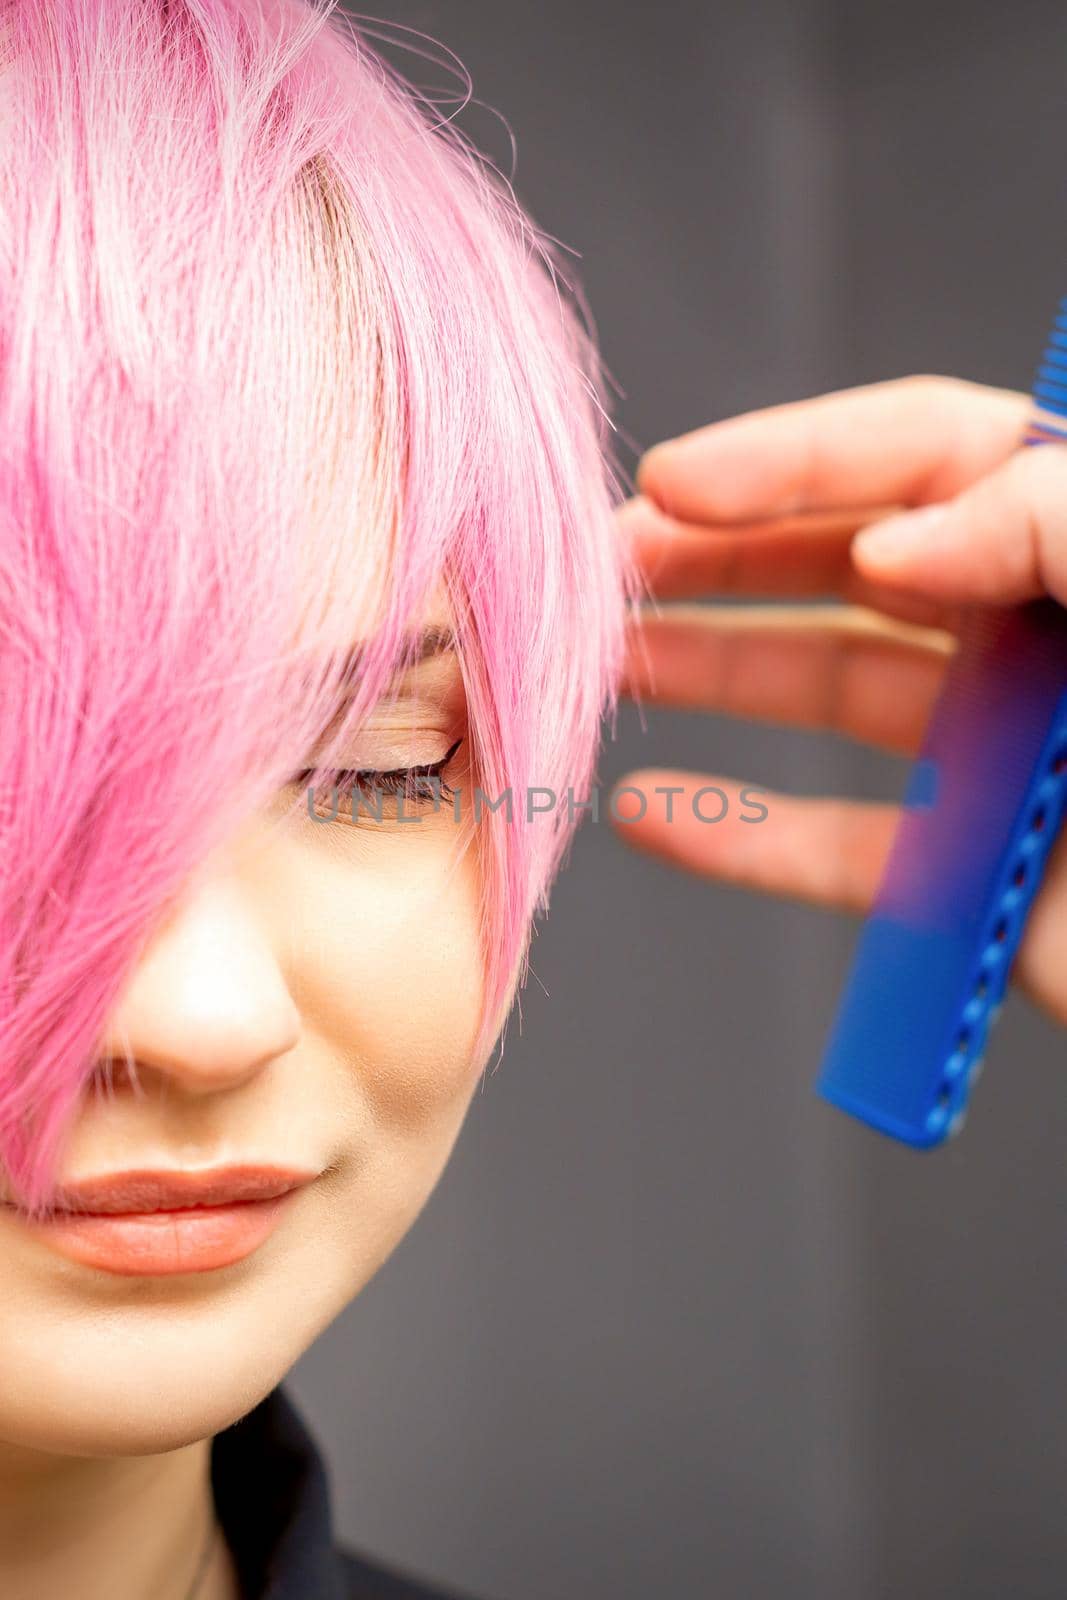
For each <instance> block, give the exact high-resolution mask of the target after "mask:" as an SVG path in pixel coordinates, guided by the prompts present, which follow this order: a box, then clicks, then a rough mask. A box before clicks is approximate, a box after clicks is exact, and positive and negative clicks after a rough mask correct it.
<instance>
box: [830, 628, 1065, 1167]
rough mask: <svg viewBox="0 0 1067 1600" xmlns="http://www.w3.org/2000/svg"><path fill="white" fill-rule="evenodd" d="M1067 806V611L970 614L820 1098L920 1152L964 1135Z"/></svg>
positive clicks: (918, 766) (917, 768)
mask: <svg viewBox="0 0 1067 1600" xmlns="http://www.w3.org/2000/svg"><path fill="white" fill-rule="evenodd" d="M1065 808H1067V612H1065V611H1064V610H1063V609H1062V608H1061V607H1059V606H1057V605H1055V604H1054V603H1053V602H1052V601H1050V600H1043V601H1034V602H1031V603H1029V604H1028V605H1025V606H1017V607H1011V608H1000V609H996V608H980V609H979V610H977V611H975V612H974V613H972V614H971V616H970V617H969V618H968V619H967V621H966V623H965V626H964V628H963V630H962V633H961V642H960V648H959V650H958V651H957V652H956V654H955V656H954V657H953V660H952V663H951V664H950V666H949V669H948V672H947V675H946V680H945V688H944V690H943V692H942V695H941V698H940V699H939V701H938V703H937V706H936V707H935V710H934V714H933V716H932V718H931V721H930V725H929V728H928V730H927V734H926V739H925V741H924V744H923V749H922V753H921V755H920V757H919V759H918V761H917V762H916V763H915V765H914V767H913V769H912V775H911V782H910V785H909V789H908V794H907V796H906V798H905V802H904V811H903V815H902V818H901V822H900V825H899V827H898V829H897V833H896V836H895V838H894V841H893V846H892V849H891V852H890V856H889V860H888V862H887V865H886V870H885V873H884V876H883V879H882V882H881V884H880V886H879V889H878V893H877V895H876V896H875V902H874V905H873V906H872V908H871V912H870V914H869V916H868V918H867V921H866V923H865V925H864V927H863V930H862V932H861V935H860V940H859V944H858V947H857V950H856V955H855V958H854V961H853V966H852V972H851V974H850V976H849V980H848V984H847V986H846V990H845V993H844V995H843V997H842V1000H841V1004H840V1007H839V1010H838V1015H837V1019H836V1022H835V1025H834V1029H833V1032H832V1034H831V1037H830V1039H829V1042H828V1046H827V1050H826V1054H825V1056H824V1059H823V1065H822V1074H821V1076H820V1079H819V1083H818V1089H819V1092H820V1093H821V1094H822V1096H823V1097H824V1098H825V1099H827V1100H830V1101H831V1102H832V1103H833V1104H835V1105H837V1106H839V1107H840V1108H841V1109H842V1110H845V1111H848V1112H850V1113H851V1114H852V1115H853V1116H856V1117H859V1118H860V1120H861V1121H864V1122H867V1123H868V1124H870V1125H871V1126H872V1127H875V1128H877V1129H879V1131H881V1132H882V1133H886V1134H889V1135H891V1136H892V1137H894V1138H897V1139H900V1140H902V1141H903V1142H904V1143H906V1144H910V1145H914V1146H916V1147H918V1148H923V1149H925V1148H929V1147H930V1146H933V1145H937V1144H940V1143H942V1142H943V1140H944V1139H946V1138H947V1137H948V1136H949V1135H951V1134H953V1133H955V1132H957V1131H958V1129H959V1127H960V1126H961V1123H962V1120H963V1116H964V1112H965V1110H966V1105H967V1100H968V1096H969V1093H970V1089H971V1086H972V1084H973V1083H974V1080H975V1078H976V1076H977V1073H978V1071H979V1070H980V1065H981V1061H982V1057H983V1053H984V1050H985V1046H986V1040H987V1037H988V1035H989V1031H990V1029H991V1027H992V1025H993V1023H994V1022H995V1020H996V1016H997V1012H998V1009H999V1006H1000V1004H1001V1001H1002V999H1003V996H1004V990H1005V987H1006V985H1007V980H1008V973H1009V970H1010V968H1011V964H1012V961H1013V959H1014V956H1015V952H1016V950H1017V948H1018V945H1019V942H1020V940H1021V938H1022V934H1023V929H1024V925H1025V921H1026V916H1027V913H1028V911H1029V909H1030V905H1031V903H1032V901H1033V898H1034V895H1035V894H1036V892H1037V889H1038V887H1039V885H1040V882H1041V876H1042V872H1043V869H1044V866H1045V862H1046V860H1047V858H1048V854H1049V851H1050V849H1051V847H1052V844H1053V842H1054V840H1055V837H1056V834H1057V831H1058V829H1059V826H1060V823H1061V821H1062V819H1063V816H1064V811H1065Z"/></svg>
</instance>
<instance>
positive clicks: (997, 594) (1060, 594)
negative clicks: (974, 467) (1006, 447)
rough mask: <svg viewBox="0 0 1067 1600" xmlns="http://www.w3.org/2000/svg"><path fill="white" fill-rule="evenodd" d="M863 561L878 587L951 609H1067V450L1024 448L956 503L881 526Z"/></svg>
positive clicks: (861, 541)
mask: <svg viewBox="0 0 1067 1600" xmlns="http://www.w3.org/2000/svg"><path fill="white" fill-rule="evenodd" d="M853 560H854V562H855V565H856V568H857V571H859V572H860V573H861V574H862V575H863V576H864V577H866V578H869V579H871V580H872V581H877V582H879V583H881V584H883V585H886V586H889V587H893V588H897V587H899V588H901V589H906V590H909V591H911V592H920V591H921V592H922V593H923V594H925V595H929V596H931V597H933V598H935V599H938V600H941V601H944V602H949V603H957V604H979V605H980V604H993V605H1007V604H1014V603H1017V602H1020V601H1024V600H1030V599H1033V598H1034V597H1036V596H1037V595H1040V594H1050V595H1052V597H1053V598H1054V599H1055V600H1058V601H1059V602H1060V604H1061V605H1063V604H1067V451H1065V450H1064V449H1063V448H1062V447H1061V446H1059V445H1040V446H1036V447H1034V448H1032V449H1026V450H1020V451H1019V452H1017V453H1016V454H1015V455H1013V456H1012V457H1011V459H1010V460H1009V461H1007V462H1006V463H1005V464H1004V465H1003V466H1001V467H998V468H997V469H996V470H995V471H994V472H991V473H990V474H989V475H988V477H986V478H983V479H982V480H981V482H979V483H976V484H973V485H972V486H971V487H970V488H968V489H965V490H964V491H963V492H962V493H961V494H959V495H957V496H956V498H955V499H954V500H950V501H947V502H946V503H944V504H942V505H937V506H926V507H924V508H923V509H922V510H920V511H909V512H905V513H902V514H901V515H898V516H893V517H890V518H889V519H888V520H887V521H884V522H880V523H876V524H875V525H874V526H872V527H871V528H869V529H866V530H864V532H863V533H862V534H860V535H857V537H856V540H855V541H854V545H853Z"/></svg>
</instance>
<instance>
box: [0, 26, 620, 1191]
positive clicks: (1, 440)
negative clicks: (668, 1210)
mask: <svg viewBox="0 0 1067 1600" xmlns="http://www.w3.org/2000/svg"><path fill="white" fill-rule="evenodd" d="M606 389H607V385H606V383H605V380H604V374H603V371H602V368H601V366H600V363H599V359H598V356H597V354H596V350H595V344H594V340H593V337H592V335H591V333H590V331H589V323H588V318H587V317H585V316H584V314H583V310H582V301H581V299H580V296H579V294H578V291H577V289H576V288H575V286H574V284H573V283H569V282H568V281H567V278H566V275H565V274H564V272H563V270H562V267H561V264H560V261H559V259H558V256H557V254H556V252H555V250H554V248H553V246H552V245H551V243H550V242H549V241H548V239H547V238H546V236H544V235H543V234H541V233H540V232H539V231H538V230H537V228H536V227H535V226H534V224H533V223H532V222H531V221H530V220H529V218H528V217H527V216H526V215H524V213H523V212H522V210H521V209H520V207H519V205H518V204H517V202H516V200H515V198H514V196H513V194H512V192H511V190H510V187H509V186H508V185H507V183H506V182H505V181H504V180H502V179H501V178H500V177H499V176H498V174H497V173H496V172H495V171H494V169H492V168H491V167H490V166H489V165H488V164H487V163H485V162H484V161H482V160H481V159H479V157H478V156H477V155H476V154H475V152H474V151H473V150H472V149H471V148H470V147H469V146H468V144H467V142H466V141H465V140H464V138H463V137H462V136H461V135H460V134H459V133H458V132H457V131H456V130H455V128H454V126H452V124H451V123H449V122H448V121H447V120H444V119H442V118H441V117H440V116H439V115H438V114H437V113H436V111H435V108H434V106H433V105H432V103H431V102H430V101H429V100H428V99H427V98H426V97H425V96H423V95H421V94H420V93H419V92H418V91H417V90H415V89H414V88H413V87H412V86H411V85H409V84H408V83H406V82H405V81H404V80H403V79H402V78H400V77H399V76H398V75H397V74H396V73H395V72H394V71H393V70H392V69H391V68H390V67H389V66H387V65H386V63H385V62H384V61H383V60H382V59H381V57H380V56H379V55H378V54H376V53H375V52H374V50H372V48H370V46H369V45H368V43H367V41H366V38H365V37H364V36H362V35H361V34H360V33H359V32H358V31H357V29H356V27H355V25H354V24H353V23H352V21H351V20H350V19H348V18H346V17H345V16H344V14H343V12H340V11H338V10H337V9H336V8H335V5H334V4H333V3H332V0H323V3H321V4H320V3H315V0H13V3H12V0H6V3H5V0H0V683H2V691H3V715H2V717H0V828H2V855H0V871H2V882H0V1163H2V1164H3V1166H4V1168H5V1169H6V1171H7V1172H8V1174H9V1176H10V1179H11V1182H12V1184H13V1186H14V1188H15V1190H16V1193H18V1194H19V1195H20V1196H21V1197H22V1198H23V1199H24V1201H25V1203H27V1204H29V1205H32V1206H38V1205H46V1204H47V1200H48V1196H49V1194H50V1192H51V1186H52V1184H53V1183H54V1181H55V1171H56V1161H57V1157H58V1152H59V1150H60V1147H61V1142H62V1136H63V1134H64V1133H65V1131H66V1129H67V1127H68V1126H69V1119H70V1116H71V1115H72V1113H73V1110H74V1108H75V1106H76V1104H77V1101H78V1097H79V1095H80V1093H81V1090H82V1087H83V1085H84V1084H85V1083H86V1081H87V1080H88V1077H89V1076H90V1074H91V1072H92V1069H93V1067H94V1065H95V1064H96V1060H97V1053H98V1047H99V1042H100V1040H101V1038H102V1037H103V1031H104V1029H105V1027H106V1023H107V1018H108V1015H109V1012H110V1011H111V1009H112V1007H113V1005H114V1003H115V1001H116V999H117V997H118V996H119V994H120V993H121V989H122V986H123V984H124V982H125V980H126V978H127V977H128V975H129V973H130V971H131V969H132V966H133V965H134V963H135V962H136V960H137V958H138V957H139V955H140V954H141V953H142V952H143V950H144V948H145V947H146V944H147V941H148V939H149V938H150V936H151V934H152V932H153V930H154V929H155V928H156V927H157V926H158V925H159V923H160V921H161V919H162V918H163V916H164V915H165V913H166V911H167V909H168V907H169V906H171V905H173V904H174V902H175V901H176V899H177V897H178V896H179V895H180V893H181V890H182V887H183V885H184V884H185V883H186V881H187V880H188V878H189V876H190V874H191V873H192V872H193V871H194V870H195V869H196V867H197V865H198V864H199V863H201V862H202V861H203V860H204V859H205V858H206V857H207V855H208V854H209V853H210V852H211V851H212V849H214V848H215V847H216V846H217V845H219V844H220V843H221V842H222V841H223V840H225V839H226V838H227V837H228V836H229V835H230V833H231V832H232V830H233V829H234V828H235V826H236V825H238V823H239V822H240V820H241V818H242V817H243V816H245V815H247V814H248V813H249V811H250V809H251V808H252V807H255V806H259V805H262V804H264V803H265V801H266V800H267V799H268V798H269V797H270V795H271V794H272V793H274V792H276V791H277V789H278V788H279V786H280V785H281V784H282V783H283V782H284V781H285V780H286V778H287V777H288V776H289V775H290V774H291V773H292V772H293V771H294V769H295V768H296V767H298V766H300V765H301V764H302V761H303V758H304V756H305V754H306V752H307V751H308V750H309V749H310V748H311V745H312V743H313V742H314V739H315V738H316V736H317V735H318V734H319V733H320V731H321V730H322V728H323V727H324V726H325V725H326V723H327V721H328V719H329V716H330V714H331V712H332V711H333V710H334V709H335V707H336V703H337V700H338V693H339V690H340V688H341V687H342V685H343V683H344V681H345V680H344V670H345V666H344V655H343V648H342V647H343V646H344V645H347V644H349V643H351V642H352V636H353V627H352V619H353V616H354V614H355V612H354V604H355V601H356V600H357V599H359V600H360V603H361V605H362V603H363V601H364V600H366V598H367V597H368V596H370V595H373V597H374V606H373V616H374V619H375V625H374V628H373V630H372V631H371V632H370V633H368V632H367V630H366V629H363V630H360V631H361V636H362V637H363V638H364V639H365V640H366V646H365V655H364V658H363V664H362V670H361V674H360V677H359V680H358V684H357V686H356V692H355V696H354V698H353V699H352V701H351V705H350V712H349V713H348V714H347V715H346V717H345V720H344V722H343V724H342V725H341V726H340V728H339V731H338V735H337V737H338V740H340V739H341V738H342V737H344V735H345V734H348V733H350V732H351V730H352V729H353V728H354V727H355V726H356V725H357V724H358V722H359V719H360V718H361V717H362V716H365V714H366V712H367V711H368V710H369V708H370V707H371V706H372V705H373V704H374V703H375V701H376V700H377V699H378V698H379V697H380V695H381V694H382V693H383V692H384V690H385V687H386V685H387V684H388V682H389V680H390V676H391V674H392V673H393V672H394V671H395V670H396V668H397V666H398V665H399V664H400V663H401V662H402V661H403V659H404V651H405V648H406V638H407V630H408V629H409V627H410V626H411V623H412V619H413V617H415V615H416V614H417V611H418V608H419V607H420V605H421V604H422V603H423V601H424V599H425V598H426V597H427V596H428V595H429V594H430V593H431V592H432V590H433V588H434V587H435V585H437V584H438V583H442V582H443V583H444V584H445V585H446V589H447V593H448V594H449V596H450V597H451V600H452V602H453V607H454V610H455V614H456V619H457V631H458V635H459V644H460V650H461V658H462V662H463V671H464V676H465V679H466V685H467V692H468V700H469V705H470V714H471V735H472V747H473V750H474V753H475V758H476V761H477V766H478V771H479V774H480V781H481V782H482V784H483V786H484V788H485V791H486V793H487V794H499V793H500V792H502V791H503V790H504V789H506V788H508V787H511V788H512V790H513V793H514V795H515V797H516V802H517V803H516V806H515V810H514V814H513V822H512V824H511V825H510V826H509V825H507V824H506V823H505V821H504V819H503V817H502V816H498V817H495V818H486V819H483V823H482V829H481V833H482V834H484V839H483V838H482V837H481V835H480V837H479V848H480V849H482V848H484V850H485V871H484V875H483V877H484V884H485V891H484V893H485V900H484V912H483V935H484V940H485V950H486V990H485V997H484V1021H483V1033H482V1040H481V1043H482V1047H483V1048H484V1049H485V1050H488V1049H489V1048H490V1046H491V1044H492V1038H493V1036H494V1033H495V1030H496V1028H498V1027H499V1023H500V1020H501V1019H502V1016H503V1012H504V1010H505V1009H506V998H507V994H508V992H509V982H510V979H511V977H512V976H513V974H514V973H515V971H516V970H519V972H520V976H521V977H525V973H526V952H527V949H528V943H527V941H528V936H529V931H530V927H531V924H532V920H533V918H534V917H535V916H536V915H537V914H538V913H539V912H540V911H542V910H543V909H544V908H545V907H546V906H547V898H548V892H549V888H550V885H551V881H552V879H553V877H554V875H555V872H556V870H557V869H558V867H559V865H560V863H561V860H562V858H563V855H564V852H565V850H566V847H567V844H568V842H569V838H570V835H571V833H572V831H573V825H574V813H573V812H572V811H571V810H569V809H568V807H567V806H566V805H564V804H561V805H560V807H559V808H558V809H557V811H556V812H555V813H554V814H553V815H552V817H551V818H546V817H539V818H537V819H535V821H534V822H533V823H528V822H527V820H526V816H525V807H524V804H523V803H522V797H523V795H524V793H525V791H526V789H527V788H529V787H532V786H544V787H547V788H550V789H552V790H554V791H555V792H556V793H557V794H558V795H559V796H560V797H561V800H562V797H563V796H564V795H565V793H566V791H567V790H568V789H571V790H573V792H574V794H575V796H577V797H579V798H580V797H582V796H583V795H584V794H586V793H587V792H588V789H589V786H590V784H591V783H592V782H593V781H594V778H595V762H596V755H597V749H598V744H599V735H600V723H601V719H602V717H603V716H604V715H605V714H611V713H613V711H614V708H615V704H616V698H617V683H618V678H619V673H620V669H621V661H622V649H623V629H624V624H625V613H626V609H627V602H628V600H629V599H631V598H632V597H633V595H634V593H635V580H634V576H633V573H632V570H631V568H630V564H629V557H628V556H627V554H626V551H625V549H624V548H623V544H622V541H621V540H620V538H619V536H618V535H617V533H616V531H615V527H614V524H613V520H612V516H611V512H612V507H613V503H614V501H615V500H616V498H617V491H618V488H619V484H620V474H619V471H618V469H617V467H616V466H615V464H614V462H613V458H612V455H611V443H612V430H611V426H610V423H609V422H608V420H607V405H606V399H605V396H606ZM361 614H362V613H361ZM330 748H331V750H332V748H333V747H332V746H331V747H330ZM329 754H330V751H327V752H326V754H324V755H323V757H322V758H321V764H322V766H323V767H325V766H327V765H328V764H329Z"/></svg>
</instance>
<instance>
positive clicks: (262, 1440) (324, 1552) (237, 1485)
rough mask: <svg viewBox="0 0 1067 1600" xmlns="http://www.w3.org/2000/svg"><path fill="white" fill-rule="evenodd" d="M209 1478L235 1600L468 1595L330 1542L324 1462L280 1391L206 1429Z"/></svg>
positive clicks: (413, 1599)
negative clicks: (232, 1566) (210, 1437)
mask: <svg viewBox="0 0 1067 1600" xmlns="http://www.w3.org/2000/svg"><path fill="white" fill-rule="evenodd" d="M211 1483H212V1489H213V1491H214V1496H215V1506H216V1509H217V1512H218V1517H219V1521H220V1523H221V1524H222V1529H223V1532H224V1533H225V1535H226V1541H227V1543H228V1545H229V1547H230V1549H231V1551H232V1552H233V1557H234V1560H235V1562H236V1563H237V1570H238V1573H239V1575H240V1580H241V1585H242V1596H243V1600H469V1597H464V1596H460V1595H457V1594H455V1593H449V1592H446V1591H445V1590H443V1589H437V1588H432V1587H427V1586H426V1585H425V1584H423V1583H421V1582H418V1581H417V1580H415V1579H414V1578H410V1577H405V1576H404V1575H403V1574H401V1573H399V1572H397V1571H395V1570H394V1569H392V1568H390V1567H383V1566H377V1565H375V1564H374V1563H372V1562H370V1561H368V1560H366V1559H364V1558H363V1557H362V1556H358V1555H356V1554H354V1553H353V1552H351V1551H348V1550H345V1549H343V1548H341V1547H340V1546H338V1545H337V1544H336V1543H335V1542H334V1535H333V1525H332V1520H331V1512H330V1490H329V1482H328V1479H327V1474H326V1466H325V1463H324V1461H323V1459H322V1456H321V1455H320V1453H319V1450H318V1446H317V1445H316V1443H315V1440H314V1438H313V1437H312V1435H311V1434H310V1433H309V1431H308V1429H307V1426H306V1424H305V1423H304V1421H303V1419H302V1418H301V1416H300V1414H299V1412H298V1411H297V1410H296V1409H295V1407H294V1406H293V1404H292V1402H291V1401H290V1400H289V1398H288V1396H287V1395H286V1394H285V1393H284V1391H283V1390H282V1389H281V1388H277V1389H274V1390H273V1391H272V1393H270V1394H269V1395H268V1396H267V1398H266V1399H265V1400H263V1401H261V1402H260V1404H259V1405H258V1406H256V1408H255V1410H254V1411H251V1412H249V1414H248V1415H247V1416H246V1417H242V1418H241V1420H240V1422H237V1423H235V1424H234V1425H233V1427H231V1428H226V1429H224V1430H223V1432H222V1433H219V1434H216V1435H215V1438H214V1441H213V1443H212V1448H211Z"/></svg>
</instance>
